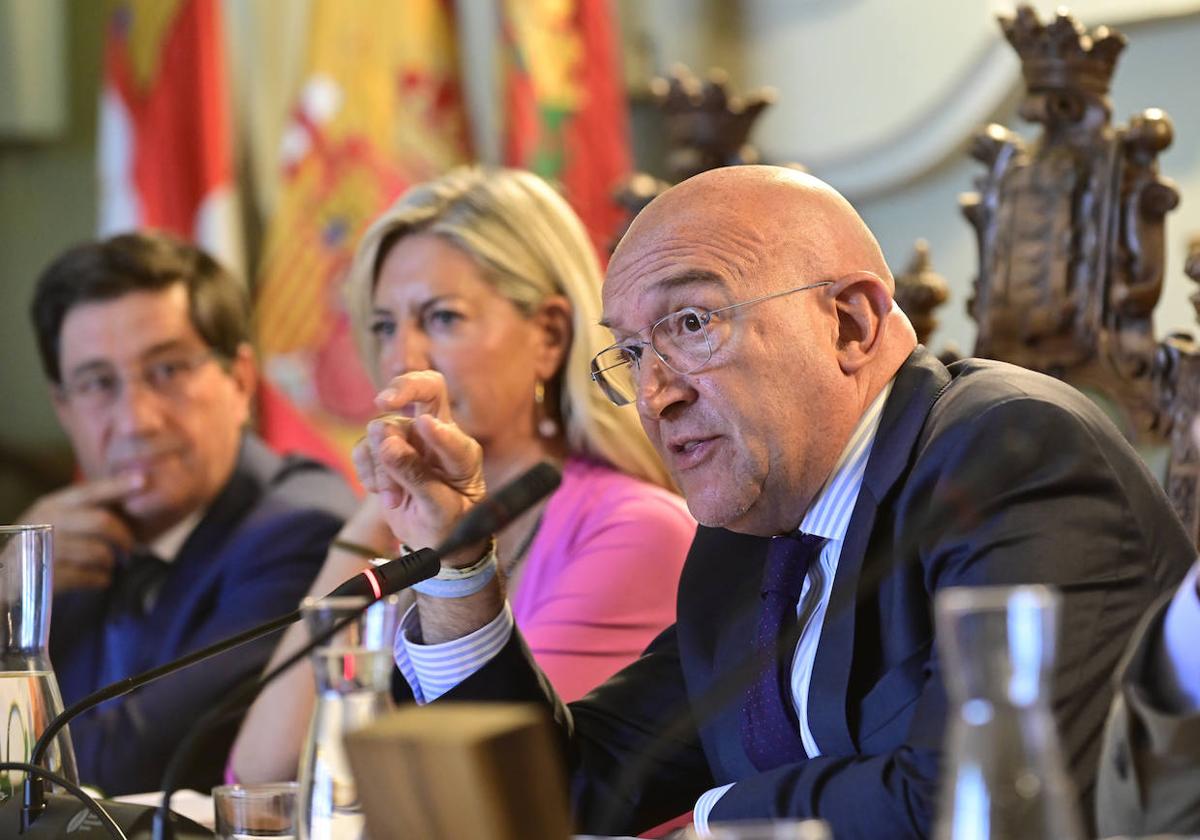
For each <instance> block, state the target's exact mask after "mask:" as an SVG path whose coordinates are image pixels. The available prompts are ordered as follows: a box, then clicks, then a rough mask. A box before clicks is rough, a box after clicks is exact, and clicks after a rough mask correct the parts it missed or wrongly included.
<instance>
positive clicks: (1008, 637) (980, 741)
mask: <svg viewBox="0 0 1200 840" xmlns="http://www.w3.org/2000/svg"><path fill="white" fill-rule="evenodd" d="M1058 604H1059V598H1058V595H1057V593H1055V592H1054V591H1053V590H1051V589H1048V588H1046V587H1044V586H1014V587H980V588H961V589H946V590H943V591H941V592H939V593H938V594H937V598H936V602H935V613H936V622H937V641H938V651H939V654H940V656H941V658H942V670H943V673H944V674H945V682H946V690H947V692H948V694H949V698H950V718H949V721H948V723H949V727H948V731H947V734H946V752H945V756H944V762H943V771H942V772H943V776H942V790H941V800H940V802H939V807H938V819H937V826H936V829H935V832H934V836H935V837H936V838H937V840H1006V838H1021V840H1041V839H1042V838H1045V840H1050V838H1054V840H1077V839H1078V838H1082V837H1083V829H1082V825H1081V823H1080V819H1079V814H1078V812H1077V809H1076V797H1075V791H1074V790H1073V787H1072V784H1071V781H1070V779H1069V778H1068V776H1067V774H1066V771H1065V769H1064V766H1063V760H1062V755H1061V752H1060V749H1059V744H1058V731H1057V729H1056V726H1055V721H1054V716H1053V714H1052V713H1051V709H1050V704H1051V680H1052V679H1053V675H1054V653H1055V642H1056V636H1057V627H1058Z"/></svg>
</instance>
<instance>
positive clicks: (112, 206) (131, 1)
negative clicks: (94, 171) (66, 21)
mask: <svg viewBox="0 0 1200 840" xmlns="http://www.w3.org/2000/svg"><path fill="white" fill-rule="evenodd" d="M108 9H109V10H108V16H107V18H106V22H105V32H104V81H103V84H102V86H101V94H100V121H99V142H98V169H99V176H100V214H99V220H100V224H99V228H100V233H101V235H109V234H113V233H118V232H123V231H127V230H134V229H138V228H155V229H158V230H166V231H170V232H172V233H174V234H176V235H178V236H181V237H183V238H184V239H187V240H190V241H194V242H196V243H197V244H199V245H200V246H201V247H203V248H205V249H206V250H207V251H209V252H210V253H212V254H213V255H214V256H216V257H217V258H219V259H220V260H221V261H222V262H224V263H225V264H226V265H229V266H230V267H232V268H234V269H235V270H238V269H240V268H241V266H242V262H243V255H242V251H241V235H240V233H241V227H240V220H239V218H238V211H237V201H236V187H235V183H234V156H233V138H232V131H231V125H230V122H231V116H230V115H231V110H230V103H229V88H228V79H227V73H226V67H225V52H224V40H223V37H222V29H221V10H220V6H219V4H218V3H217V1H216V0H109V4H108Z"/></svg>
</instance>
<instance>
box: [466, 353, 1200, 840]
mask: <svg viewBox="0 0 1200 840" xmlns="http://www.w3.org/2000/svg"><path fill="white" fill-rule="evenodd" d="M766 543H767V540H765V539H761V538H757V537H749V536H744V535H739V534H734V533H731V532H728V531H724V530H720V529H712V528H701V529H700V531H699V532H698V533H697V536H696V540H695V542H694V543H693V545H692V550H691V553H690V555H689V557H688V560H687V565H686V566H685V568H684V571H683V576H682V579H681V581H680V585H679V598H678V608H677V615H678V619H677V623H676V625H675V626H673V627H671V628H669V629H668V630H666V631H665V632H664V633H663V634H662V635H661V636H660V637H659V638H658V639H657V640H655V641H654V642H653V643H652V644H651V646H650V647H649V648H648V649H647V651H646V653H645V655H644V656H643V657H642V658H641V659H639V660H638V661H637V662H635V663H633V664H632V665H631V666H629V667H628V668H626V669H625V670H623V671H621V672H620V673H618V674H617V675H616V676H614V677H613V678H612V679H611V680H610V681H609V682H607V683H605V684H604V685H602V686H601V687H599V688H598V689H597V690H596V691H595V692H593V693H592V694H591V695H589V696H588V697H586V698H584V699H582V700H580V701H578V702H575V703H572V704H570V706H564V705H563V704H561V703H560V702H558V701H557V699H556V698H555V697H554V696H553V693H552V691H551V690H550V688H549V685H548V683H547V682H546V681H545V679H544V678H542V677H541V675H539V674H538V673H537V671H536V669H534V668H533V667H532V664H531V660H530V659H529V656H528V652H527V651H526V650H525V646H524V644H523V642H522V641H521V639H520V636H519V634H514V637H513V639H512V640H511V641H510V642H509V644H508V645H507V646H506V647H505V649H504V650H503V651H502V652H501V654H500V655H499V656H498V657H497V658H496V659H494V660H492V661H491V662H490V663H488V665H486V666H485V667H484V668H483V669H482V670H481V671H479V672H478V673H476V674H475V675H474V676H472V677H471V678H469V679H468V680H466V681H465V682H464V683H462V684H461V685H459V686H457V687H456V688H455V689H453V690H452V691H451V692H450V693H449V694H448V695H446V697H447V699H521V700H536V701H539V702H542V703H545V704H547V707H548V709H549V710H550V711H551V712H552V714H553V715H554V717H555V720H556V721H557V723H558V731H559V732H560V733H561V735H562V739H563V746H564V751H565V755H566V757H567V762H568V765H569V767H570V772H571V791H572V797H573V804H574V807H575V813H576V819H577V821H578V823H579V825H580V827H581V829H582V830H585V831H597V832H599V831H608V832H618V833H621V832H632V831H638V830H642V829H644V828H646V827H648V826H652V825H655V824H656V823H658V822H661V821H662V820H665V819H668V818H670V817H672V816H674V815H676V814H679V813H682V812H685V811H687V810H689V809H690V808H691V807H692V805H693V804H694V802H695V800H696V798H697V797H698V796H699V795H700V794H701V793H702V792H704V791H705V790H706V789H708V788H710V787H713V786H716V785H721V784H725V783H729V782H736V783H737V784H735V785H734V787H733V788H731V789H730V790H729V791H728V792H726V793H725V795H724V796H723V797H722V798H721V799H720V800H719V801H718V802H717V804H716V806H715V807H714V808H713V810H712V813H711V814H710V817H709V819H710V820H713V821H720V820H733V819H748V818H776V817H782V816H801V817H802V816H817V817H821V818H823V819H825V820H827V821H829V823H830V824H831V826H832V829H833V833H834V836H835V837H837V838H839V840H850V838H868V837H889V838H900V837H923V836H926V835H927V834H928V833H929V832H930V830H931V825H932V822H933V816H934V814H933V812H934V808H935V800H936V796H937V788H938V773H939V762H940V753H941V746H942V736H943V732H944V727H945V723H946V715H947V701H946V697H945V692H944V688H943V680H942V675H941V670H940V669H941V666H940V660H939V656H938V653H937V651H936V650H935V647H934V644H933V640H934V627H933V609H932V601H933V595H934V593H935V592H937V591H938V590H939V589H942V588H944V587H949V586H979V585H988V584H1016V583H1030V582H1039V583H1047V584H1052V585H1054V586H1057V587H1058V588H1059V589H1060V590H1061V592H1062V595H1063V611H1062V626H1061V633H1060V636H1059V655H1058V662H1057V671H1056V679H1055V689H1054V698H1053V704H1054V711H1055V714H1056V717H1057V719H1058V721H1059V724H1060V731H1061V736H1062V746H1063V753H1064V757H1065V760H1066V762H1067V764H1068V765H1069V770H1070V773H1071V775H1072V777H1073V778H1074V780H1075V783H1076V785H1077V787H1078V788H1079V789H1080V790H1081V792H1082V794H1083V795H1084V797H1085V798H1086V797H1088V796H1090V792H1091V789H1092V787H1093V785H1094V779H1095V775H1096V766H1097V753H1098V750H1099V746H1100V733H1101V729H1102V727H1103V723H1104V717H1105V712H1106V710H1107V708H1108V703H1109V701H1110V699H1111V688H1110V685H1111V682H1110V676H1111V672H1112V669H1113V667H1114V666H1115V664H1116V663H1117V660H1118V658H1119V657H1120V655H1121V651H1122V648H1123V647H1124V643H1125V641H1126V640H1127V638H1128V636H1129V633H1130V631H1131V630H1132V629H1133V626H1134V624H1135V623H1136V621H1137V619H1138V617H1139V615H1140V614H1141V613H1142V612H1143V611H1144V610H1145V609H1146V608H1147V607H1148V606H1149V604H1150V603H1151V602H1152V601H1153V600H1154V598H1155V596H1156V594H1157V593H1159V592H1161V591H1163V590H1164V589H1166V588H1168V587H1169V586H1170V585H1171V584H1172V583H1173V582H1174V581H1177V580H1179V579H1180V578H1181V577H1182V576H1183V574H1184V573H1185V571H1186V569H1187V567H1188V565H1189V563H1190V562H1191V558H1192V557H1194V555H1195V552H1194V549H1193V548H1192V546H1191V543H1190V540H1189V539H1188V536H1187V534H1186V533H1185V532H1184V530H1183V527H1182V526H1181V525H1180V524H1179V522H1178V521H1177V519H1176V517H1175V516H1174V514H1173V513H1172V511H1171V508H1170V506H1169V504H1168V502H1167V499H1166V497H1165V496H1164V495H1163V493H1162V491H1161V489H1160V488H1159V486H1158V483H1157V482H1156V481H1155V480H1154V478H1153V477H1152V476H1151V475H1150V474H1149V473H1148V472H1147V471H1146V469H1145V468H1144V467H1143V465H1142V462H1141V461H1140V459H1139V458H1138V457H1137V455H1136V454H1135V453H1134V451H1133V450H1132V449H1131V448H1130V447H1129V446H1128V445H1127V444H1126V443H1125V441H1124V440H1123V439H1122V438H1121V437H1120V435H1119V434H1118V432H1117V430H1116V429H1115V428H1114V427H1113V426H1112V424H1111V423H1110V422H1109V421H1108V420H1107V419H1106V418H1105V417H1104V416H1103V415H1102V413H1101V412H1100V411H1099V410H1098V409H1097V408H1096V407H1095V406H1094V405H1093V404H1092V403H1091V402H1090V401H1088V400H1087V399H1086V398H1084V397H1083V396H1082V395H1080V394H1079V393H1078V392H1076V391H1075V390H1073V389H1071V388H1069V387H1067V386H1066V385H1063V384H1062V383H1060V382H1057V381H1056V380H1053V379H1050V378H1048V377H1044V376H1040V375H1038V374H1033V373H1030V372H1028V371H1025V370H1022V369H1020V368H1016V367H1012V366H1010V365H1005V364H1002V363H997V362H986V361H980V360H967V361H965V362H960V363H957V364H955V365H953V366H951V368H950V369H947V368H946V367H944V366H943V365H941V364H940V363H939V362H938V361H937V360H936V359H934V358H933V357H932V356H931V355H930V354H929V353H927V352H926V351H925V350H924V349H921V348H918V349H917V350H916V351H915V352H914V353H913V355H912V356H911V357H910V358H909V360H908V361H907V362H906V363H905V364H904V366H903V367H902V369H901V370H900V372H899V374H898V375H897V378H896V380H895V384H894V386H893V389H892V393H891V395H890V397H889V398H888V401H887V405H886V406H885V408H884V413H883V416H882V419H881V421H880V426H879V430H878V432H877V435H876V438H875V443H874V446H873V449H872V451H871V456H870V460H869V462H868V465H867V468H866V474H865V476H864V481H863V486H862V490H861V492H860V495H859V498H858V501H857V504H856V506H855V509H854V513H853V516H852V519H851V521H850V525H849V530H848V532H847V536H846V541H845V543H844V545H843V547H842V552H841V556H840V559H839V562H838V567H837V572H836V575H835V578H834V584H833V590H832V594H831V597H830V602H829V605H828V612H827V614H826V618H825V622H824V625H823V627H822V631H821V638H820V643H819V646H818V650H817V654H816V660H815V663H814V669H813V675H812V684H811V688H810V694H809V706H808V708H809V724H810V727H811V730H812V733H813V735H814V737H815V739H816V742H817V744H818V745H819V746H820V748H821V755H820V757H817V758H811V759H809V760H807V761H802V762H798V763H796V764H791V765H787V766H784V767H780V768H778V769H775V770H772V771H769V772H765V773H760V772H758V771H756V770H755V768H754V767H753V766H752V765H751V763H750V761H749V759H748V758H747V756H746V754H745V752H744V751H743V749H742V743H741V736H740V723H739V715H740V705H741V700H742V697H743V694H744V688H745V685H746V683H747V682H748V681H749V679H751V678H752V675H748V674H747V673H745V671H746V669H745V667H744V666H745V663H746V662H747V660H748V657H749V656H750V651H752V650H753V637H754V628H755V624H756V620H757V611H758V605H759V588H760V582H761V577H762V567H763V562H764V560H765V546H766ZM647 548H648V552H647V553H648V557H652V556H653V548H652V546H647ZM614 817H615V819H614Z"/></svg>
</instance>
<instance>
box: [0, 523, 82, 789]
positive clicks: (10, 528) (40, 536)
mask: <svg viewBox="0 0 1200 840" xmlns="http://www.w3.org/2000/svg"><path fill="white" fill-rule="evenodd" d="M52 532H53V529H52V528H51V526H49V525H4V526H0V715H2V717H0V721H2V724H3V729H2V730H0V761H25V762H28V761H29V759H30V753H31V752H32V751H33V745H34V743H35V742H36V741H37V739H38V736H39V735H41V734H42V731H43V730H44V729H45V728H46V725H47V724H48V723H49V722H50V721H51V720H53V719H54V717H55V716H56V715H57V714H59V713H60V712H61V711H62V710H63V703H62V696H61V695H60V694H59V692H58V680H56V679H55V678H54V671H53V670H52V669H51V667H50V654H49V652H48V650H47V646H48V644H49V641H50V598H51V589H52V587H51V579H52V578H51V575H52V574H53V554H52V551H53V533H52ZM43 766H44V767H46V768H47V769H49V770H52V771H54V772H56V773H59V774H61V775H62V776H65V777H66V778H67V779H68V780H69V781H72V782H78V781H79V773H78V771H77V770H76V768H75V751H74V750H73V749H72V747H71V736H70V734H69V733H68V731H67V730H66V729H63V730H62V731H61V732H59V734H58V735H57V737H55V738H54V740H53V741H52V742H51V743H50V746H49V748H48V749H47V750H46V755H45V760H44V761H43ZM24 779H25V774H24V773H22V772H20V771H15V770H14V771H0V802H5V801H7V800H8V798H9V797H10V796H12V795H13V793H14V791H15V792H16V794H17V795H20V787H21V783H22V782H23V781H24ZM48 787H50V788H53V785H48Z"/></svg>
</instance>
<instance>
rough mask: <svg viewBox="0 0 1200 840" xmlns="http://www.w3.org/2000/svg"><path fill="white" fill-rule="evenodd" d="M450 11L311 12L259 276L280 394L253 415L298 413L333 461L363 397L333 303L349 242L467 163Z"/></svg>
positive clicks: (271, 430)
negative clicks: (411, 191)
mask: <svg viewBox="0 0 1200 840" xmlns="http://www.w3.org/2000/svg"><path fill="white" fill-rule="evenodd" d="M452 13H453V3H452V2H451V0H405V2H403V3H365V2H362V3H360V2H353V3H347V2H344V0H313V4H312V13H311V15H312V16H311V30H310V35H309V49H308V61H307V69H306V75H305V79H304V81H303V83H302V86H301V91H300V94H299V101H298V102H297V104H296V106H295V108H294V109H293V113H292V117H291V120H290V123H289V125H288V127H287V129H286V130H285V135H284V138H283V154H282V159H283V167H284V171H283V186H282V189H281V191H280V195H279V200H278V202H277V205H276V208H275V211H274V214H273V216H272V218H271V219H270V221H269V225H268V230H267V237H266V245H265V249H264V254H263V260H262V264H261V265H260V267H259V275H258V292H257V301H256V317H257V328H256V329H257V337H258V342H259V351H260V353H261V355H262V359H263V364H264V370H265V373H266V377H267V379H268V380H269V383H270V384H272V385H273V386H275V388H276V389H277V390H276V391H275V392H273V393H275V394H276V395H281V397H282V398H281V399H279V400H277V401H276V402H275V403H264V404H263V405H262V416H261V421H262V424H263V427H264V434H265V435H266V436H267V437H268V438H270V437H272V436H275V437H278V436H280V435H284V434H286V432H287V430H286V428H282V427H285V426H286V425H287V424H288V423H289V422H290V420H289V416H288V412H292V416H293V417H294V416H295V412H299V413H300V414H301V415H303V417H304V418H305V419H306V420H307V421H308V422H309V423H311V424H313V425H314V426H315V427H316V428H317V429H318V430H319V431H320V432H321V433H322V434H323V435H324V436H325V437H326V439H327V440H329V441H330V442H331V443H332V445H333V447H334V449H335V450H336V451H337V452H339V453H340V455H341V459H342V465H343V466H344V465H345V464H346V462H347V456H348V454H349V451H350V448H351V447H352V445H353V442H354V441H355V440H356V439H357V438H358V437H360V436H361V435H362V429H363V424H364V422H365V421H366V420H367V419H368V418H369V417H370V416H371V415H372V413H373V412H372V406H373V402H372V398H373V396H374V393H375V388H374V387H373V386H372V385H371V384H370V382H369V380H368V378H367V376H366V374H365V371H364V367H363V365H362V363H361V361H360V360H359V358H358V354H357V352H356V347H355V342H354V337H353V335H352V334H351V329H350V323H349V318H348V316H347V313H346V308H345V306H344V303H343V288H342V286H343V281H344V279H345V273H346V271H347V269H348V268H349V266H350V263H351V260H352V258H353V255H354V248H355V245H356V244H357V242H358V240H359V239H360V237H361V236H362V234H363V232H364V231H365V229H366V227H367V226H368V225H369V224H370V222H371V221H372V220H373V219H374V218H375V216H376V215H378V214H379V213H380V212H381V211H382V210H383V209H385V208H386V207H387V206H388V205H389V204H390V203H391V202H392V201H393V200H394V199H395V198H396V197H397V196H398V195H399V194H400V193H401V192H403V191H404V190H405V189H406V188H407V187H408V186H410V185H411V184H414V183H417V182H419V181H423V180H426V179H428V178H431V177H433V176H435V175H438V174H440V173H441V172H443V171H445V170H447V169H449V168H451V167H452V166H455V165H457V164H460V163H464V162H466V161H467V160H468V143H467V132H466V118H465V114H464V109H463V103H462V95H461V91H460V85H459V74H458V51H457V45H456V41H455V36H454V20H453V14H452ZM292 407H294V408H292Z"/></svg>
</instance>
